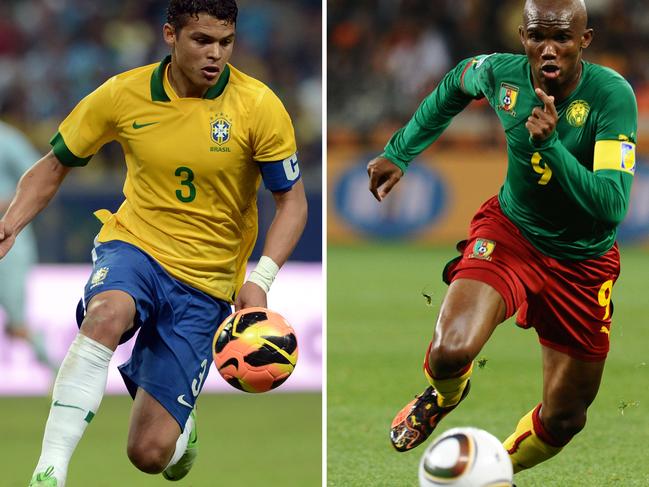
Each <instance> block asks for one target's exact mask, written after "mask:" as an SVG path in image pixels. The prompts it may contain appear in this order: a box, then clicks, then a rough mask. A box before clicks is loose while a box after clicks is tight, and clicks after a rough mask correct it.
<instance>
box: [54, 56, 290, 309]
mask: <svg viewBox="0 0 649 487" xmlns="http://www.w3.org/2000/svg"><path fill="white" fill-rule="evenodd" d="M170 59H171V58H170V57H167V58H165V59H164V60H163V61H162V62H161V63H159V64H152V65H149V66H144V67H141V68H137V69H134V70H132V71H128V72H126V73H122V74H119V75H117V76H114V77H113V78H110V79H109V80H108V81H107V82H106V83H104V84H103V85H101V86H100V87H99V88H98V89H97V90H95V91H94V92H93V93H91V94H90V95H88V96H87V97H86V98H84V99H83V100H82V101H81V102H80V103H79V104H78V105H77V107H76V108H75V109H74V110H73V111H72V112H71V113H70V115H69V116H68V117H67V118H66V119H65V120H64V121H63V123H62V124H61V125H60V127H59V131H58V133H57V134H56V135H55V136H54V137H53V138H52V141H51V144H52V146H53V150H54V154H55V155H56V156H57V158H58V159H59V160H60V161H61V162H62V163H63V164H65V165H67V166H82V165H85V164H87V162H88V161H89V160H90V158H91V157H92V155H94V154H95V153H96V152H97V151H98V150H99V148H100V147H101V146H102V145H104V144H105V143H107V142H109V141H111V140H116V141H118V142H119V143H120V144H121V146H122V148H123V150H124V154H125V159H126V166H127V175H126V181H125V183H124V190H123V191H124V196H125V197H126V199H125V200H124V202H123V203H122V205H121V206H120V208H119V210H118V211H117V213H115V214H114V215H113V214H110V213H109V212H108V211H106V210H103V211H101V212H97V215H98V217H99V218H100V220H102V222H103V226H102V228H101V231H100V232H99V236H98V239H99V241H100V242H106V241H109V240H122V241H125V242H128V243H131V244H133V245H135V246H137V247H139V248H140V249H142V250H144V251H145V252H147V253H148V254H149V255H151V256H152V257H153V258H155V259H156V260H157V261H158V262H159V263H160V264H161V265H162V266H163V267H164V268H165V269H166V270H167V272H169V274H171V275H172V276H174V277H175V278H177V279H179V280H181V281H183V282H185V283H188V284H190V285H191V286H194V287H196V288H197V289H200V290H201V291H204V292H206V293H208V294H210V295H212V296H214V297H216V298H219V299H224V300H227V301H232V299H233V296H234V294H235V292H236V291H238V289H239V287H240V286H241V284H242V283H243V279H244V277H245V263H246V261H247V260H248V257H249V256H250V253H251V252H252V248H253V246H254V243H255V239H256V237H257V198H256V194H257V188H258V187H259V183H260V179H261V176H260V168H259V165H258V164H257V163H264V162H277V161H282V160H286V159H288V158H292V157H293V156H294V154H295V152H296V146H295V135H294V130H293V125H292V123H291V119H290V117H289V115H288V113H287V112H286V110H285V109H284V106H283V105H282V103H281V101H280V100H279V99H278V98H277V96H276V95H275V94H274V93H273V92H272V91H271V90H270V89H269V88H268V87H267V86H265V85H264V84H263V83H261V82H259V81H257V80H255V79H253V78H251V77H250V76H247V75H245V74H244V73H242V72H240V71H238V70H237V69H235V68H234V67H232V66H230V65H228V66H226V68H225V69H224V70H223V73H222V74H221V76H220V78H219V81H218V83H217V84H216V85H215V86H213V87H212V88H210V89H209V90H208V91H207V93H206V94H205V97H204V98H202V99H200V98H179V97H178V96H177V95H176V94H175V93H174V90H173V88H172V87H171V84H170V83H169V81H168V78H167V70H168V66H169V62H170Z"/></svg>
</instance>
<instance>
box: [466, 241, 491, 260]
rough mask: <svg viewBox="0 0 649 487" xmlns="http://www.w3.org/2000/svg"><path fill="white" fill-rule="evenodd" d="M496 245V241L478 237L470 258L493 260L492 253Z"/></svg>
mask: <svg viewBox="0 0 649 487" xmlns="http://www.w3.org/2000/svg"><path fill="white" fill-rule="evenodd" d="M495 247H496V242H494V241H492V240H487V239H486V238H478V239H476V241H475V244H474V245H473V252H472V253H471V255H469V259H483V260H491V254H492V253H493V251H494V248H495Z"/></svg>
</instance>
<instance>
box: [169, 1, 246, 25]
mask: <svg viewBox="0 0 649 487" xmlns="http://www.w3.org/2000/svg"><path fill="white" fill-rule="evenodd" d="M200 13H206V14H208V15H211V16H212V17H214V18H217V19H219V20H223V21H225V22H228V23H233V24H236V23H237V14H238V13H239V9H238V8H237V2H236V1H235V0H169V6H168V7H167V22H168V23H169V24H171V25H172V26H173V28H174V29H175V30H176V31H180V30H181V29H182V28H183V27H184V26H185V25H187V22H188V20H189V17H196V18H197V17H198V14H200Z"/></svg>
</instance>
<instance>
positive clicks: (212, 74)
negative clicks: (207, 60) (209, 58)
mask: <svg viewBox="0 0 649 487" xmlns="http://www.w3.org/2000/svg"><path fill="white" fill-rule="evenodd" d="M201 72H202V73H203V76H205V77H206V78H207V79H214V78H216V77H217V76H218V75H219V73H220V72H221V70H220V69H219V67H218V66H205V67H204V68H202V69H201Z"/></svg>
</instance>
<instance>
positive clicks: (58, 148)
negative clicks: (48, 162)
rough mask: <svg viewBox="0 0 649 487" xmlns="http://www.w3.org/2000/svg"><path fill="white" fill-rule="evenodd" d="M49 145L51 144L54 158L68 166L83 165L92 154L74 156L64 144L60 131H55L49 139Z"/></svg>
mask: <svg viewBox="0 0 649 487" xmlns="http://www.w3.org/2000/svg"><path fill="white" fill-rule="evenodd" d="M50 145H51V146H52V152H54V155H55V156H56V158H57V159H58V160H59V161H60V162H61V164H63V165H64V166H68V167H80V166H85V165H86V164H88V161H89V160H90V159H91V158H92V156H88V157H77V156H75V155H74V154H73V153H72V151H71V150H70V149H68V146H67V145H65V141H64V140H63V136H62V135H61V132H57V133H56V134H55V135H54V137H52V139H51V140H50Z"/></svg>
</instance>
